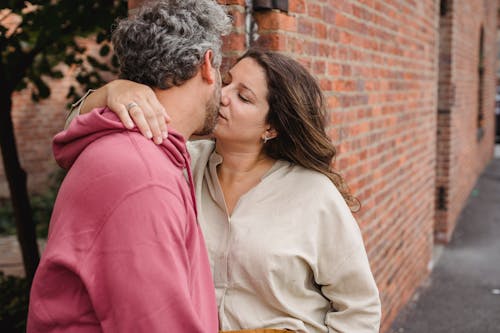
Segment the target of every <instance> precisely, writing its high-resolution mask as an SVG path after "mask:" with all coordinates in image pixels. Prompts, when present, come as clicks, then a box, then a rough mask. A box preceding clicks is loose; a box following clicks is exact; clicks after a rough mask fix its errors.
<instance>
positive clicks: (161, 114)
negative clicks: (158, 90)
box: [149, 96, 171, 139]
mask: <svg viewBox="0 0 500 333" xmlns="http://www.w3.org/2000/svg"><path fill="white" fill-rule="evenodd" d="M149 103H150V105H151V108H152V109H153V110H154V112H155V115H156V120H157V121H158V126H159V127H160V131H161V134H162V136H163V138H164V139H166V138H167V137H168V128H167V123H169V122H170V120H171V119H170V116H169V115H168V114H167V112H166V111H165V108H164V107H163V105H161V104H160V102H159V101H158V99H157V98H156V96H154V98H152V99H150V100H149Z"/></svg>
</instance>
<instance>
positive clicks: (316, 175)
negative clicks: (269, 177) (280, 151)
mask: <svg viewBox="0 0 500 333" xmlns="http://www.w3.org/2000/svg"><path fill="white" fill-rule="evenodd" d="M289 176H290V178H291V179H293V182H294V183H295V184H294V185H295V186H297V185H298V186H300V187H301V188H303V189H308V188H310V189H311V190H314V191H325V192H332V191H333V192H338V191H337V188H336V187H335V185H334V184H333V182H332V181H331V180H330V178H328V177H327V176H326V175H325V174H323V173H321V172H319V171H316V170H312V169H308V168H305V167H303V166H300V165H297V164H291V167H290V172H289Z"/></svg>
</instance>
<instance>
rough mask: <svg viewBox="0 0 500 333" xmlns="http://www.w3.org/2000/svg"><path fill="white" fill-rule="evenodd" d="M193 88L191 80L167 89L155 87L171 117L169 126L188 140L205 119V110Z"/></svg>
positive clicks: (159, 98)
mask: <svg viewBox="0 0 500 333" xmlns="http://www.w3.org/2000/svg"><path fill="white" fill-rule="evenodd" d="M194 91H196V90H193V89H192V87H190V84H189V82H188V83H186V84H183V85H182V86H180V87H175V86H174V87H172V88H169V89H167V90H160V89H155V93H156V96H157V98H158V100H159V101H160V103H161V104H162V105H163V107H164V108H165V110H166V111H167V113H168V115H169V116H170V118H171V121H170V123H169V124H168V127H169V128H171V129H174V130H175V131H177V132H178V133H179V134H181V135H182V136H183V137H184V139H186V140H188V139H189V138H190V137H191V135H192V134H193V133H194V132H196V131H197V130H198V129H199V128H200V127H201V125H203V124H202V123H201V122H202V121H204V113H203V112H204V110H203V111H200V108H201V107H202V105H201V103H200V100H199V99H198V98H193V97H194V96H193V92H194Z"/></svg>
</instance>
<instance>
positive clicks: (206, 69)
mask: <svg viewBox="0 0 500 333" xmlns="http://www.w3.org/2000/svg"><path fill="white" fill-rule="evenodd" d="M213 58H214V52H213V51H212V50H208V51H207V52H205V55H204V56H203V63H202V64H201V68H200V71H201V77H202V78H203V80H205V81H207V82H208V83H210V84H212V83H214V82H215V80H216V79H217V77H216V75H215V72H216V70H215V68H214V66H212V60H213Z"/></svg>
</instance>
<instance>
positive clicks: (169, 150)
mask: <svg viewBox="0 0 500 333" xmlns="http://www.w3.org/2000/svg"><path fill="white" fill-rule="evenodd" d="M54 154H55V157H56V160H57V162H58V163H59V165H61V166H62V167H63V168H65V169H69V172H68V174H67V176H66V178H65V180H64V182H63V184H62V186H61V188H60V190H59V194H58V197H57V201H56V204H55V207H54V212H53V214H52V219H51V222H50V231H49V238H48V242H47V247H46V249H45V252H44V253H43V256H42V260H41V262H40V266H39V268H38V270H37V272H36V275H35V279H34V282H33V286H32V290H31V300H30V308H29V315H28V332H75V333H76V332H174V333H175V332H186V333H195V332H209V333H214V332H217V330H218V322H217V309H216V303H215V295H214V286H213V282H212V275H211V272H210V266H209V262H208V257H207V253H206V248H205V243H204V241H203V237H202V234H201V230H200V228H199V226H198V224H197V222H196V210H195V198H194V192H193V187H192V186H191V185H190V183H189V182H191V184H192V180H191V171H190V168H189V155H188V153H187V151H186V144H185V140H184V139H183V138H182V136H180V135H179V134H177V133H175V132H174V131H170V134H169V138H168V140H166V141H165V142H164V143H163V144H162V145H160V146H157V145H155V144H154V143H152V142H151V141H150V140H147V139H145V138H144V137H143V136H142V135H141V134H140V133H138V132H137V131H135V132H134V131H127V130H125V129H124V127H123V126H122V124H121V123H120V122H119V121H118V119H117V117H116V116H115V115H114V114H113V113H112V112H110V111H109V110H107V109H97V110H94V111H93V112H91V113H89V114H86V115H83V116H80V117H78V118H77V119H75V120H74V121H73V123H72V124H71V126H70V127H69V128H68V129H67V130H66V131H63V132H61V133H59V134H57V135H56V136H55V138H54Z"/></svg>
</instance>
